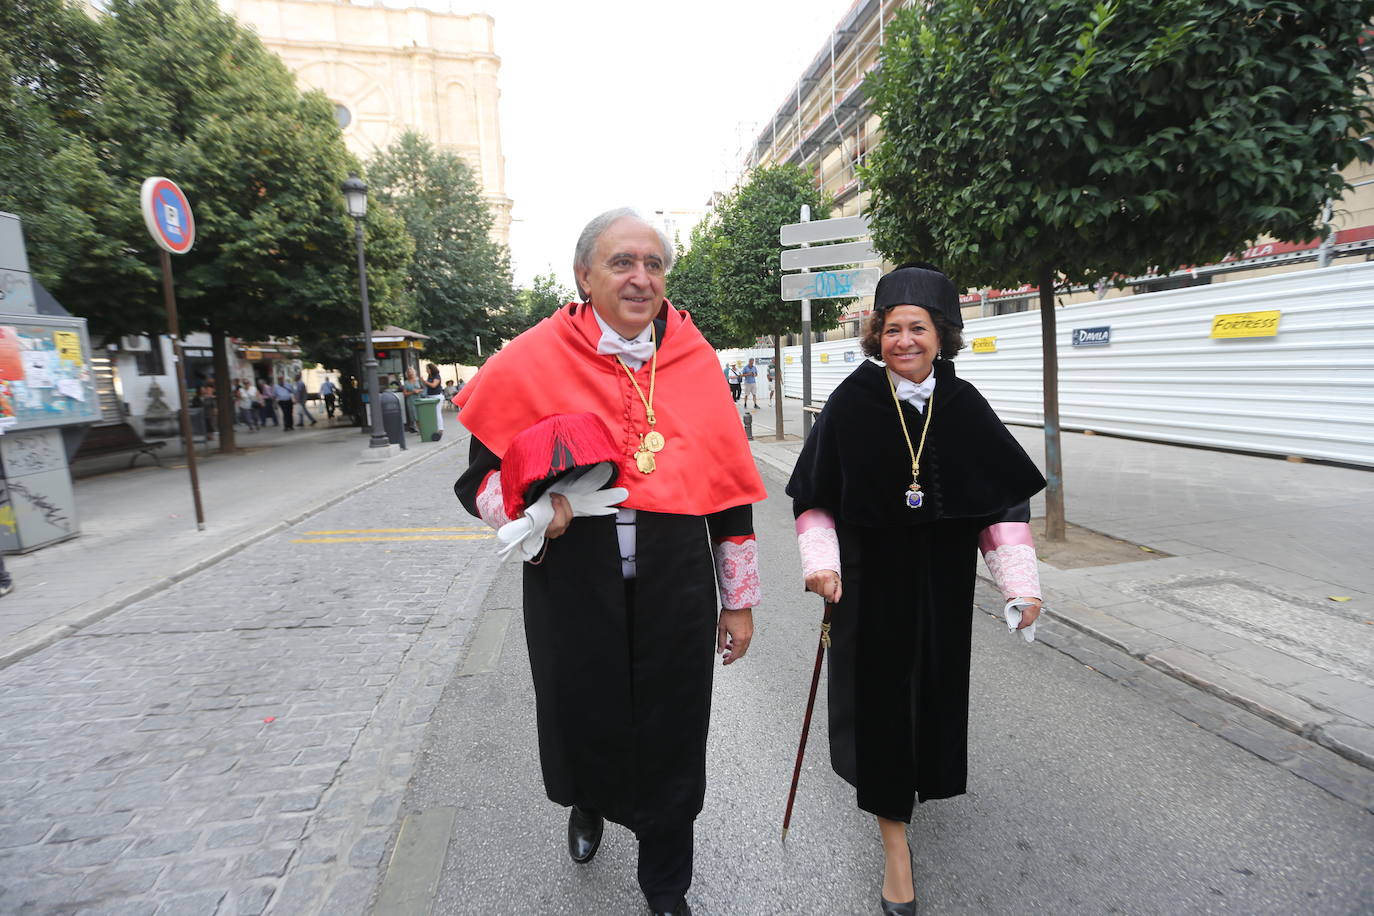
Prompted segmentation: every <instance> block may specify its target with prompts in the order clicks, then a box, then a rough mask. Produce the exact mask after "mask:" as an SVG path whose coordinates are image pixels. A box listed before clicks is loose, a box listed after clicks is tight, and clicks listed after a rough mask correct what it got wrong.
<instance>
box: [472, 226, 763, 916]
mask: <svg viewBox="0 0 1374 916" xmlns="http://www.w3.org/2000/svg"><path fill="white" fill-rule="evenodd" d="M672 261H673V247H672V243H671V242H670V241H669V240H668V238H667V237H666V236H665V235H664V234H663V233H662V232H660V231H658V230H656V229H654V228H653V227H652V226H650V225H649V224H648V223H646V222H645V221H644V220H643V219H642V218H641V217H640V216H638V215H637V214H635V213H634V211H631V210H612V211H610V212H608V213H604V214H602V215H601V216H598V217H597V218H596V219H593V220H592V221H591V222H590V223H589V224H588V225H587V227H586V228H585V229H584V230H583V231H582V234H581V236H580V237H579V239H578V243H577V247H576V253H575V255H574V262H573V264H574V266H573V270H574V274H575V276H576V278H577V285H578V291H579V293H580V294H581V296H582V299H583V301H582V302H580V303H570V304H569V305H567V306H564V307H562V308H560V309H559V310H558V311H556V312H554V314H553V315H552V316H551V317H550V318H549V319H548V320H546V321H543V322H541V323H539V324H538V325H536V326H535V327H533V328H531V329H530V330H528V331H526V332H525V333H523V334H521V335H520V336H519V337H517V338H515V340H513V341H511V342H510V343H508V344H506V345H505V346H504V347H502V348H501V350H499V351H498V352H497V353H496V354H495V355H493V356H492V357H491V358H490V359H489V360H488V361H487V363H486V365H485V366H483V367H482V369H481V370H480V371H479V372H478V373H477V375H476V376H475V377H474V378H473V379H472V380H471V381H470V382H469V383H468V385H467V386H466V387H465V388H464V389H463V391H462V392H460V393H459V395H458V403H459V406H460V407H461V408H462V413H461V414H460V415H459V416H460V419H461V422H462V423H463V425H464V426H466V427H467V428H468V429H469V430H470V431H471V432H472V444H471V455H470V461H469V467H468V469H467V471H465V472H464V474H463V476H462V477H461V478H460V479H459V481H458V483H457V486H456V488H455V489H456V490H457V492H458V495H459V498H460V499H461V500H462V502H463V506H464V507H465V508H466V509H467V510H468V511H469V512H471V513H472V514H473V515H477V516H480V517H481V518H483V519H484V520H485V521H486V522H487V523H488V524H490V525H492V526H493V527H497V528H500V527H502V526H504V525H505V524H507V523H508V522H509V521H510V519H511V518H513V517H514V518H520V517H521V516H522V513H523V512H524V511H525V509H526V499H527V498H529V499H531V500H532V499H533V495H532V494H533V493H536V492H538V491H537V490H530V491H529V492H530V494H531V495H528V496H527V495H526V484H529V483H530V482H531V480H538V478H540V477H544V476H545V475H547V474H549V473H550V472H551V471H552V470H553V469H554V468H559V467H566V466H567V465H568V463H573V464H576V463H577V456H578V454H579V452H581V451H585V450H586V449H587V448H589V447H590V446H589V443H588V442H587V441H583V440H582V439H573V440H571V441H569V440H565V439H560V438H559V435H561V434H560V433H559V432H558V430H560V429H565V428H566V427H567V426H573V427H577V426H580V427H582V428H585V429H588V430H592V429H602V430H604V429H606V428H609V429H614V430H615V431H616V437H615V438H614V439H611V437H610V435H609V433H604V437H605V440H606V442H607V443H609V447H610V449H611V450H612V455H613V457H615V458H616V459H617V461H616V471H617V472H618V476H619V481H618V484H619V486H621V487H624V488H626V490H627V491H628V495H627V496H626V497H625V499H624V501H623V502H622V503H621V504H620V508H619V510H618V511H617V512H616V513H615V514H614V515H606V516H596V515H585V516H578V517H574V516H573V511H572V506H571V504H570V503H569V502H568V500H567V498H565V497H564V496H563V495H562V494H561V493H555V494H549V493H545V494H544V495H543V496H542V497H540V498H539V502H537V503H536V504H535V505H536V507H542V508H536V509H531V510H530V511H531V514H530V516H529V521H528V523H527V524H528V525H529V526H535V525H538V527H539V528H543V524H544V523H545V522H546V523H547V528H546V529H545V530H543V534H544V536H545V537H546V538H547V540H546V541H544V542H543V543H544V547H543V552H542V555H540V556H537V557H535V558H534V559H536V560H537V561H538V562H537V563H535V562H527V563H526V564H525V566H524V614H525V628H526V638H527V640H528V643H529V655H530V666H531V669H532V673H533V676H534V686H535V698H536V720H537V725H538V731H539V757H540V764H541V767H542V770H543V775H544V788H545V791H546V792H547V794H548V796H549V798H550V799H551V800H552V801H554V802H555V803H557V804H560V805H564V806H567V807H569V808H570V812H569V816H568V833H567V840H568V853H569V855H570V856H571V857H572V859H573V861H574V862H578V863H586V862H589V861H591V860H592V857H593V856H595V855H596V852H597V849H598V848H599V846H600V842H601V837H602V831H603V829H604V824H605V821H607V820H609V821H612V822H613V823H616V824H621V825H623V826H625V827H627V828H629V829H630V830H632V831H633V832H634V834H635V836H636V837H637V838H638V840H639V865H638V877H639V886H640V889H641V890H642V891H643V893H644V896H645V899H646V901H647V902H648V904H649V909H650V910H651V911H653V912H654V913H672V914H689V913H690V912H691V908H690V907H689V906H688V904H687V901H686V893H687V890H688V888H689V886H690V885H691V880H692V850H693V826H694V822H695V818H696V816H697V814H698V813H700V811H701V809H702V805H703V801H704V799H705V793H706V780H705V774H706V735H707V728H708V725H709V720H710V696H711V680H712V669H713V666H712V664H711V647H712V646H714V647H715V648H716V651H717V652H718V653H720V654H721V655H722V657H723V661H724V663H725V664H733V663H734V662H736V661H738V660H739V659H741V658H743V657H744V655H745V653H746V652H747V651H748V648H749V642H750V639H751V638H752V635H753V615H752V612H751V609H752V607H753V606H754V605H756V604H757V603H758V601H759V580H758V568H757V564H758V560H757V557H758V553H757V550H756V547H755V543H754V534H753V508H752V504H753V503H754V502H757V501H758V500H761V499H763V498H764V496H765V494H764V490H763V485H762V481H761V480H760V479H759V476H758V472H757V470H756V469H755V466H754V462H753V460H752V458H751V457H750V453H749V448H748V444H747V443H746V441H745V439H744V431H743V428H742V427H741V426H740V422H739V417H738V415H737V414H736V413H735V411H734V410H733V409H731V406H730V401H729V400H728V396H727V394H726V391H725V387H724V386H723V385H715V384H713V383H707V384H703V381H702V380H703V379H704V378H705V377H706V376H707V375H709V374H711V373H713V372H714V371H719V368H718V367H719V363H717V362H716V356H715V353H714V351H713V350H712V349H711V346H710V344H708V343H707V342H706V340H705V338H703V337H702V336H701V333H700V332H699V331H698V330H697V328H696V326H695V325H694V324H693V323H692V320H691V317H690V316H689V315H688V314H687V313H686V312H680V311H678V310H677V309H676V308H674V307H673V306H672V304H671V303H669V302H668V301H667V300H666V299H664V297H663V287H664V276H665V274H666V273H667V271H668V270H669V269H670V268H671V267H672ZM626 404H633V405H634V407H633V409H630V410H629V413H628V414H627V413H626V411H627V409H628V408H626V406H625V405H626ZM572 415H579V416H572ZM546 418H547V419H546ZM541 421H543V422H541ZM560 424H566V425H560ZM522 434H523V436H522ZM540 436H545V437H546V438H545V441H544V443H543V448H542V460H540V457H539V455H540V450H539V449H537V448H536V449H534V450H533V451H534V455H533V457H531V455H530V454H529V452H530V448H529V447H528V445H526V447H525V448H523V449H522V448H521V447H520V446H519V445H517V439H519V440H520V443H525V444H527V443H529V442H530V440H531V439H535V440H537V439H538V438H539V437H540ZM588 437H589V438H593V439H594V438H595V436H594V435H593V434H592V433H591V432H589V433H588ZM550 453H552V462H551V457H550ZM541 466H542V467H541ZM550 517H552V521H547V520H548V519H549V518H550ZM535 534H536V537H537V532H536V533H535ZM613 545H616V546H613ZM617 546H618V548H619V549H618V550H617V549H616V547H617ZM713 570H715V572H714V573H713ZM717 576H719V581H720V586H719V587H720V593H719V601H718V600H717V582H716V577H717ZM718 608H720V610H719V614H717V609H718Z"/></svg>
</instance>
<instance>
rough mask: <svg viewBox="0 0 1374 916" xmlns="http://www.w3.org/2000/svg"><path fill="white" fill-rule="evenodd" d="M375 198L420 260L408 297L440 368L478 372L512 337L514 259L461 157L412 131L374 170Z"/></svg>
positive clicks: (380, 157) (379, 159) (371, 163)
mask: <svg viewBox="0 0 1374 916" xmlns="http://www.w3.org/2000/svg"><path fill="white" fill-rule="evenodd" d="M367 174H368V180H369V182H370V184H371V190H372V191H373V192H375V193H376V194H377V196H378V198H379V199H380V200H381V201H383V202H384V203H385V204H386V205H387V207H388V208H390V209H392V210H394V211H395V212H396V213H397V214H398V215H399V216H400V217H401V219H402V220H403V221H404V223H405V228H406V232H407V233H409V235H410V237H411V238H412V239H413V240H414V244H415V259H414V261H413V262H412V263H411V265H410V272H409V276H408V277H407V279H406V284H405V291H406V299H407V304H408V305H409V307H410V308H411V309H413V311H414V314H415V317H416V321H417V323H418V324H419V328H418V330H421V331H423V332H424V333H426V334H428V335H430V336H431V337H433V338H434V339H433V340H432V341H431V342H430V343H429V344H428V345H427V347H426V352H427V355H429V356H430V357H431V358H432V359H434V360H436V361H438V362H461V363H469V364H474V365H475V364H476V363H478V362H479V357H478V355H477V338H479V337H480V338H482V340H483V341H484V343H483V345H482V352H483V353H488V354H489V353H491V352H492V350H494V349H495V348H496V345H497V342H498V341H499V340H501V339H503V338H507V337H510V336H513V330H512V324H511V321H510V315H509V306H510V305H511V303H512V302H513V301H514V298H515V292H514V289H513V288H512V284H511V274H510V255H509V253H508V252H507V251H506V248H505V246H503V245H501V244H499V243H497V242H495V241H493V240H492V238H491V226H492V217H491V211H490V210H489V209H488V207H487V202H486V200H485V199H484V198H483V196H482V189H481V186H480V185H479V184H478V182H477V178H476V177H475V176H474V175H473V172H472V169H471V167H469V166H468V164H467V163H466V162H465V161H463V159H462V157H460V156H459V155H457V154H456V153H452V152H449V151H447V150H440V149H436V148H435V147H434V145H433V144H431V143H430V141H429V140H427V139H426V138H425V137H423V136H421V135H420V134H418V133H416V132H414V131H407V132H406V133H404V134H402V135H401V136H400V137H399V138H397V140H396V141H395V142H394V143H392V144H391V146H389V147H388V148H387V149H385V150H383V151H382V152H380V153H378V154H377V156H375V157H374V158H373V159H372V160H370V161H369V162H368V167H367Z"/></svg>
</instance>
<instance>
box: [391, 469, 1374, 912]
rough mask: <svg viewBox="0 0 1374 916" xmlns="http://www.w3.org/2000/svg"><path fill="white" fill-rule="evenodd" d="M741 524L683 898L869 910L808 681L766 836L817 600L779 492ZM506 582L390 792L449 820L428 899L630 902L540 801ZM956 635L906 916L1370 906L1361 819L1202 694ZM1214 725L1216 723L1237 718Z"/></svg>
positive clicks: (843, 798)
mask: <svg viewBox="0 0 1374 916" xmlns="http://www.w3.org/2000/svg"><path fill="white" fill-rule="evenodd" d="M764 473H765V480H766V481H767V483H768V485H769V490H770V492H772V493H774V494H781V492H782V484H783V481H782V479H781V478H780V477H779V476H778V475H777V474H776V472H773V471H771V470H770V469H768V468H765V469H764ZM755 524H756V528H757V530H758V531H759V532H760V533H761V559H762V573H763V585H764V589H765V600H764V604H763V606H762V607H760V608H759V609H757V610H756V612H755V625H756V630H757V632H756V636H755V640H754V644H753V648H752V649H751V651H750V654H749V656H748V657H747V658H746V659H745V660H743V661H741V662H740V663H738V664H735V665H732V666H730V667H729V668H724V669H720V670H718V672H717V676H716V686H715V698H714V712H713V720H712V729H711V741H710V756H709V760H708V774H709V776H708V778H709V783H708V796H707V802H706V808H705V810H704V811H703V812H702V814H701V817H700V818H699V820H698V821H697V863H696V879H695V883H694V885H693V887H692V890H691V892H690V893H689V895H688V899H689V901H690V902H691V904H692V906H693V909H694V911H695V912H696V913H698V914H700V916H720V914H774V913H806V914H840V913H875V912H877V909H878V907H877V896H878V890H879V886H880V883H881V877H882V860H881V851H880V847H879V843H878V837H877V829H876V826H875V824H874V822H873V819H872V818H871V817H869V816H867V815H864V814H862V813H861V812H859V811H858V810H857V809H856V808H855V806H854V798H853V791H852V790H851V789H850V787H849V786H848V785H847V784H845V783H844V782H843V781H842V780H841V779H840V778H839V777H837V776H836V775H834V773H833V772H832V771H831V769H830V766H829V760H828V753H827V750H826V725H825V710H824V690H822V691H821V698H820V700H819V702H818V706H817V715H816V721H815V725H814V728H813V733H812V737H811V746H810V753H809V754H808V757H807V762H806V766H805V769H804V772H803V776H802V788H801V792H800V794H799V798H798V801H797V808H796V813H795V815H794V818H793V823H792V831H791V834H790V836H789V838H788V841H787V843H786V845H785V846H784V845H783V844H782V843H781V842H780V839H779V835H780V825H781V820H782V812H783V805H784V802H785V796H786V791H787V784H788V778H789V777H790V775H791V768H792V761H793V755H794V753H795V748H796V741H797V735H798V731H799V728H800V724H801V718H802V712H803V707H804V704H805V699H806V688H807V684H808V679H809V676H810V668H811V663H812V659H813V658H814V652H815V644H816V628H817V624H818V622H819V618H820V610H821V608H820V603H819V600H818V599H814V598H813V597H811V596H807V595H804V594H803V593H802V592H801V589H800V585H799V583H800V571H799V564H798V560H797V555H796V548H795V542H794V540H793V538H792V537H791V536H790V533H789V532H790V529H791V512H790V507H789V504H788V501H787V500H786V499H785V497H780V495H775V496H774V497H773V498H771V499H770V500H769V501H768V502H766V503H764V504H762V505H760V506H759V507H757V509H756V518H755ZM518 573H519V570H518V568H517V567H515V566H514V565H510V566H507V567H504V568H502V569H501V570H500V571H499V572H498V574H497V577H496V580H495V583H494V585H493V587H492V589H491V590H490V592H489V593H488V594H487V596H486V599H485V601H484V603H483V609H482V620H481V621H479V627H483V628H485V630H486V632H487V633H488V634H492V636H493V638H494V637H496V636H499V635H500V634H501V633H502V628H503V624H504V626H505V628H504V638H503V639H502V640H501V641H500V643H499V645H498V644H496V643H494V642H490V641H488V642H487V643H486V644H485V649H483V651H487V650H490V651H491V652H492V656H491V658H492V661H491V664H483V663H482V658H478V657H472V658H470V659H469V663H468V664H467V665H466V666H465V669H466V670H465V671H463V672H460V675H459V676H458V677H455V678H454V679H453V680H452V681H451V682H450V683H449V684H448V685H447V687H446V688H445V691H444V693H443V696H442V698H441V700H440V702H439V704H438V706H437V708H436V710H435V713H434V716H433V719H432V720H431V723H430V728H429V730H428V733H427V735H426V739H425V744H424V748H423V751H422V752H421V754H420V756H419V759H418V760H417V762H416V768H415V775H414V778H413V779H412V781H411V784H410V787H409V789H408V790H407V794H406V798H405V801H404V803H403V812H404V813H408V814H411V815H415V814H419V813H423V812H427V811H434V810H436V809H444V808H451V809H453V811H454V813H455V821H454V831H453V834H452V840H451V842H450V844H449V847H448V850H447V856H446V859H445V861H444V865H443V871H442V875H441V876H440V878H439V881H438V891H437V895H436V896H435V897H434V900H433V912H434V913H440V914H467V913H473V914H478V913H480V914H504V913H526V914H528V913H540V914H543V913H548V914H563V913H567V914H614V913H638V912H643V900H642V897H641V896H640V894H639V891H638V888H637V885H636V883H635V879H634V858H635V842H634V838H633V836H631V835H630V834H629V833H628V832H627V831H625V830H623V829H621V828H618V827H615V826H614V825H608V827H607V832H606V838H605V841H604V842H603V845H602V848H601V851H600V853H599V854H598V855H597V858H596V860H595V861H594V862H593V863H592V864H590V865H588V866H575V865H574V864H573V863H572V862H571V861H570V860H569V859H568V858H567V854H566V852H565V848H564V831H565V825H566V811H565V809H562V808H559V807H557V806H555V805H553V804H552V803H551V802H549V801H547V799H546V798H545V796H544V792H543V786H542V784H541V781H540V776H539V766H538V755H537V750H536V744H535V732H534V699H533V693H532V687H531V683H530V675H529V669H528V663H527V657H526V652H525V646H524V632H523V628H522V626H521V622H520V612H519V604H520V595H519V581H518V579H519V575H518ZM980 595H982V596H984V597H985V598H987V599H989V603H990V599H991V597H992V593H991V592H990V591H989V590H987V589H986V587H983V586H980ZM973 627H974V643H973V654H974V657H973V688H972V701H971V711H970V720H971V721H970V727H971V734H972V737H971V746H970V764H971V772H970V792H969V793H968V794H967V795H965V796H963V797H961V798H958V799H952V800H946V801H936V802H931V803H928V804H926V805H923V806H921V807H920V808H919V810H918V811H917V812H916V815H915V818H914V820H913V823H912V826H911V830H910V837H911V842H912V848H913V850H914V854H915V859H916V877H917V892H918V895H919V897H920V899H921V904H922V912H923V913H1056V914H1059V913H1133V914H1136V913H1139V914H1151V913H1170V914H1172V913H1246V914H1255V913H1304V914H1325V913H1332V914H1335V913H1340V914H1350V913H1368V912H1374V869H1371V868H1370V867H1369V863H1370V862H1371V861H1374V815H1371V814H1370V813H1369V811H1368V810H1366V809H1364V808H1362V807H1360V806H1359V805H1357V804H1352V803H1350V802H1347V801H1343V800H1341V799H1339V798H1337V797H1335V796H1333V795H1331V794H1328V793H1327V792H1325V791H1323V790H1322V789H1321V788H1319V787H1318V786H1317V785H1315V784H1313V782H1310V781H1307V780H1304V779H1302V778H1299V777H1298V776H1296V775H1294V774H1293V773H1292V772H1289V771H1288V770H1286V769H1282V768H1279V767H1276V766H1274V765H1273V764H1271V763H1269V762H1267V761H1265V760H1264V759H1262V758H1261V757H1259V756H1256V755H1255V754H1252V753H1251V752H1250V751H1248V750H1245V749H1243V748H1242V747H1240V746H1237V744H1235V743H1232V741H1228V740H1226V739H1225V738H1223V737H1221V736H1220V735H1219V734H1217V733H1214V731H1213V730H1209V729H1208V728H1204V727H1200V726H1199V725H1198V724H1197V721H1198V720H1201V721H1210V720H1209V719H1208V715H1207V714H1198V715H1194V716H1193V717H1192V719H1193V720H1191V721H1190V719H1189V718H1185V717H1184V716H1183V715H1180V714H1179V712H1178V711H1177V710H1178V709H1180V708H1185V707H1186V708H1190V709H1198V708H1199V706H1198V704H1199V703H1205V702H1206V700H1205V699H1203V698H1201V697H1200V696H1199V697H1194V696H1193V694H1194V691H1193V690H1192V688H1189V687H1187V686H1186V685H1183V684H1179V683H1177V682H1173V681H1170V680H1169V679H1167V678H1164V676H1163V675H1159V676H1158V677H1157V678H1155V679H1151V673H1150V672H1148V670H1147V671H1145V672H1139V671H1135V672H1134V673H1132V672H1133V671H1134V669H1131V668H1130V664H1131V660H1130V659H1129V658H1127V657H1126V656H1124V655H1122V656H1120V663H1121V664H1120V665H1117V664H1111V665H1104V666H1102V667H1109V668H1110V669H1111V670H1112V671H1113V673H1114V674H1113V676H1108V675H1106V674H1103V673H1100V672H1099V671H1098V670H1095V669H1094V668H1092V667H1089V666H1087V665H1084V664H1082V663H1081V662H1079V661H1076V660H1075V659H1074V658H1073V657H1071V656H1070V655H1066V654H1064V653H1062V652H1059V651H1056V650H1055V649H1052V648H1050V647H1049V646H1047V645H1044V644H1041V643H1037V644H1035V645H1031V646H1027V645H1025V644H1024V643H1023V642H1022V641H1021V640H1020V639H1019V638H1016V637H1013V636H1011V635H1010V634H1008V633H1007V632H1006V630H1005V627H1004V626H1002V625H1001V624H999V623H998V622H997V621H995V620H994V619H993V618H991V617H989V616H987V615H986V614H983V613H981V612H979V611H975V612H974V621H973ZM479 648H481V647H479ZM498 648H499V651H496V650H497V649H498ZM1137 667H1140V666H1137ZM484 669H485V670H484ZM1123 672H1124V674H1123ZM1147 687H1148V689H1146V688H1147ZM1220 715H1226V716H1229V719H1228V720H1227V721H1229V722H1230V723H1231V725H1230V726H1229V727H1235V717H1236V716H1242V717H1243V716H1246V715H1247V714H1245V713H1237V712H1235V711H1234V710H1232V711H1230V712H1227V713H1222V714H1218V716H1220ZM1214 718H1216V720H1217V721H1218V722H1219V723H1221V724H1220V725H1219V726H1218V730H1219V731H1224V730H1225V728H1226V727H1228V726H1227V725H1226V722H1222V720H1221V718H1219V717H1214ZM1242 724H1244V725H1246V726H1247V727H1251V726H1252V727H1253V728H1254V732H1248V733H1250V734H1264V735H1272V729H1271V730H1268V731H1266V729H1267V728H1268V727H1267V723H1260V722H1259V721H1258V720H1255V722H1253V723H1242ZM1266 740H1269V739H1266ZM1272 740H1277V741H1289V742H1302V739H1298V738H1295V737H1293V736H1291V735H1287V736H1286V737H1285V736H1283V735H1280V736H1277V737H1274V738H1273V739H1272ZM1302 743H1304V744H1305V743H1306V742H1302ZM1303 753H1304V754H1308V753H1310V754H1313V755H1316V756H1315V757H1313V759H1314V760H1315V761H1317V762H1318V763H1320V762H1321V756H1320V755H1322V754H1325V753H1327V752H1325V751H1323V750H1321V749H1320V748H1316V747H1315V746H1313V747H1312V748H1310V749H1307V748H1304V749H1303Z"/></svg>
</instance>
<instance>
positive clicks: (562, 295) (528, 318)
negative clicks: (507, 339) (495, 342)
mask: <svg viewBox="0 0 1374 916" xmlns="http://www.w3.org/2000/svg"><path fill="white" fill-rule="evenodd" d="M576 298H577V294H576V293H574V292H573V291H572V290H570V289H567V288H566V287H564V286H562V285H561V284H560V283H559V282H558V275H557V274H556V273H554V269H553V268H552V267H550V268H549V272H548V273H547V274H535V275H534V282H533V283H531V284H530V285H529V286H527V287H523V288H521V289H519V290H517V291H516V293H515V304H514V305H513V306H512V307H511V309H510V313H509V321H510V333H511V336H512V337H513V336H515V335H517V334H519V333H520V332H522V331H527V330H529V329H530V328H532V327H534V326H535V325H536V324H538V323H539V322H541V321H543V320H544V319H545V318H547V317H549V316H550V315H552V314H553V313H554V311H556V310H557V309H558V308H559V306H563V305H567V304H568V303H569V302H572V301H573V300H574V299H576ZM493 349H495V348H494V347H493Z"/></svg>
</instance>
